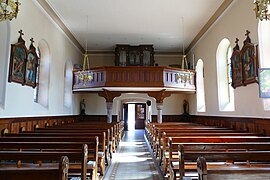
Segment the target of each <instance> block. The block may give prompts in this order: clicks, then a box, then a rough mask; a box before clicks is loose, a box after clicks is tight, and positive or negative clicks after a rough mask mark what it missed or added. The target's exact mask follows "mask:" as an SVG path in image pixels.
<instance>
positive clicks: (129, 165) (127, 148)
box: [104, 130, 161, 180]
mask: <svg viewBox="0 0 270 180" xmlns="http://www.w3.org/2000/svg"><path fill="white" fill-rule="evenodd" d="M112 162H113V163H112V165H111V167H110V169H109V170H108V173H107V175H106V177H105V178H104V179H105V180H122V179H123V180H124V179H130V180H132V179H133V180H135V179H145V180H146V179H147V180H148V179H149V180H159V179H161V178H160V175H159V174H158V170H157V167H156V166H155V164H154V162H153V159H152V156H151V154H150V152H149V150H148V148H147V145H146V142H145V141H144V131H143V130H136V131H130V132H127V133H126V134H125V136H124V139H123V141H122V142H121V144H120V147H119V148H118V151H117V153H115V154H114V156H113V159H112Z"/></svg>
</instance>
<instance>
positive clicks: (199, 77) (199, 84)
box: [196, 59, 205, 112]
mask: <svg viewBox="0 0 270 180" xmlns="http://www.w3.org/2000/svg"><path fill="white" fill-rule="evenodd" d="M196 94H197V111H198V112H205V92H204V74H203V61H202V60H201V59H199V60H198V62H197V65H196Z"/></svg>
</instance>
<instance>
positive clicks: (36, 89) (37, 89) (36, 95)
mask: <svg viewBox="0 0 270 180" xmlns="http://www.w3.org/2000/svg"><path fill="white" fill-rule="evenodd" d="M36 53H37V56H38V62H37V75H36V87H35V89H34V102H36V103H38V95H39V76H40V50H39V47H38V48H36Z"/></svg>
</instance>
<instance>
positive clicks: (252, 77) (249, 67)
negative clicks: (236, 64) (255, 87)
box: [241, 31, 258, 85]
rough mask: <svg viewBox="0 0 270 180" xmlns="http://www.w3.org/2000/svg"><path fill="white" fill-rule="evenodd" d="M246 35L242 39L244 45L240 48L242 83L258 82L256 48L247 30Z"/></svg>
mask: <svg viewBox="0 0 270 180" xmlns="http://www.w3.org/2000/svg"><path fill="white" fill-rule="evenodd" d="M246 36H247V38H246V40H245V41H244V46H243V48H242V49H241V60H242V69H243V84H244V85H247V84H251V83H255V82H258V80H257V79H258V78H257V77H258V72H257V69H258V59H257V57H258V56H257V54H258V53H257V52H258V48H257V46H254V44H252V43H251V40H250V38H249V31H247V33H246Z"/></svg>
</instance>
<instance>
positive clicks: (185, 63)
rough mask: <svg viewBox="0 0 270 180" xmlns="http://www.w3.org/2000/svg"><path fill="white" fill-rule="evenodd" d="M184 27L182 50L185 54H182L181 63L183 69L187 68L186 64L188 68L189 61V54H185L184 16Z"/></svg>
mask: <svg viewBox="0 0 270 180" xmlns="http://www.w3.org/2000/svg"><path fill="white" fill-rule="evenodd" d="M182 28H183V31H182V32H183V34H182V41H183V42H182V43H183V44H182V52H183V55H182V65H181V69H182V70H184V69H185V66H186V69H188V63H187V56H186V54H185V42H184V39H185V32H184V17H182Z"/></svg>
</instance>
